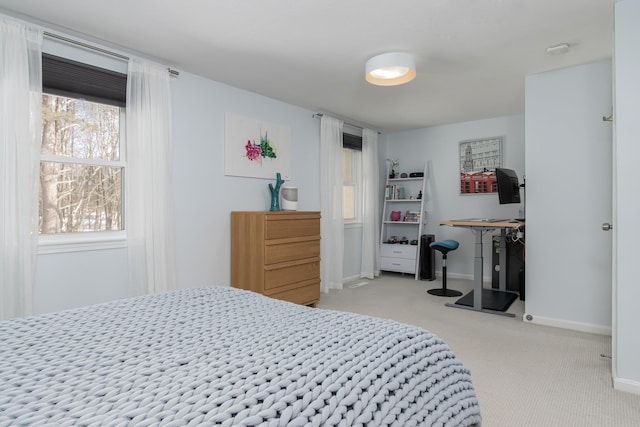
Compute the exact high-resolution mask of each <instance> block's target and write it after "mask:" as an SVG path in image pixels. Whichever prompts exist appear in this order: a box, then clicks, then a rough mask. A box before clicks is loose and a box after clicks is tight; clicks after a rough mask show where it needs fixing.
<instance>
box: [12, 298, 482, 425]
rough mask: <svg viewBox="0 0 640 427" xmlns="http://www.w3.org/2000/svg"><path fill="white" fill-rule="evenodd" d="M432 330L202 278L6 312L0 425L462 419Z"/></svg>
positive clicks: (453, 363)
mask: <svg viewBox="0 0 640 427" xmlns="http://www.w3.org/2000/svg"><path fill="white" fill-rule="evenodd" d="M474 424H477V425H479V424H480V410H479V407H478V402H477V399H476V395H475V392H474V389H473V386H472V384H471V377H470V375H469V371H468V370H467V369H466V368H465V367H464V366H463V365H462V364H461V362H460V361H459V360H458V359H456V357H455V356H454V354H453V353H452V352H451V350H450V349H449V348H448V347H447V345H446V344H444V343H443V342H442V341H441V340H440V339H439V338H437V337H435V336H434V335H432V334H431V333H429V332H427V331H425V330H423V329H420V328H417V327H413V326H409V325H405V324H401V323H397V322H393V321H389V320H382V319H376V318H371V317H366V316H362V315H357V314H352V313H342V312H335V311H328V310H320V309H313V308H308V307H302V306H298V305H295V304H291V303H287V302H282V301H276V300H272V299H269V298H266V297H263V296H261V295H257V294H253V293H251V292H247V291H241V290H238V289H234V288H227V287H208V288H199V289H189V290H182V291H177V292H171V293H166V294H160V295H153V296H145V297H138V298H132V299H127V300H122V301H116V302H112V303H106V304H101V305H96V306H92V307H87V308H82V309H77V310H70V311H65V312H61V313H56V314H51V315H43V316H33V317H28V318H24V319H15V320H10V321H4V322H0V426H23V425H34V426H56V427H58V426H72V425H73V426H76V425H79V426H152V425H153V426H156V425H158V426H181V427H182V426H334V425H336V426H338V425H339V426H348V427H350V426H359V425H368V426H384V425H394V426H399V427H407V426H414V425H423V426H456V427H458V426H468V425H474Z"/></svg>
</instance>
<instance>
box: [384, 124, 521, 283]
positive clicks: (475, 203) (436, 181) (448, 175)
mask: <svg viewBox="0 0 640 427" xmlns="http://www.w3.org/2000/svg"><path fill="white" fill-rule="evenodd" d="M494 136H501V137H502V138H503V140H502V142H503V147H502V156H503V157H502V159H503V160H502V164H503V166H504V167H506V168H509V169H513V170H515V171H516V172H517V173H518V177H519V178H520V181H522V177H523V175H524V173H525V171H524V164H525V162H524V116H522V115H517V116H506V117H497V118H493V119H487V120H477V121H471V122H465V123H455V124H450V125H443V126H434V127H430V128H423V129H416V130H410V131H403V132H391V133H388V134H386V135H384V138H383V141H384V144H383V147H384V148H381V151H382V152H384V153H386V157H387V158H398V159H399V160H400V166H399V170H400V172H412V171H421V170H422V168H423V167H424V163H425V162H427V163H428V167H429V171H428V172H427V175H428V176H427V183H426V185H427V193H426V199H425V202H426V203H425V209H426V211H427V224H426V227H425V228H423V233H425V234H434V235H435V238H436V239H437V240H442V239H455V240H457V241H458V242H460V247H459V248H458V249H457V250H456V251H455V252H452V253H451V254H449V257H448V259H447V274H449V275H451V276H452V277H462V278H467V279H472V278H473V258H474V252H475V237H474V235H473V233H472V232H471V231H469V230H466V229H460V228H453V227H446V226H445V227H442V226H440V225H439V224H440V221H441V220H446V219H462V218H474V217H475V218H481V217H484V218H515V217H517V215H518V209H519V208H520V205H518V204H513V205H500V204H499V203H498V196H497V194H478V195H461V194H460V167H459V154H458V150H459V143H460V141H465V140H469V139H477V138H485V137H494ZM484 257H485V260H484V261H485V262H484V277H485V280H486V281H490V280H491V239H490V238H488V237H485V240H484ZM440 262H441V261H440V259H439V257H436V266H437V269H438V271H439V270H440V268H441V266H440Z"/></svg>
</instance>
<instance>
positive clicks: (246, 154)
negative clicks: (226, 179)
mask: <svg viewBox="0 0 640 427" xmlns="http://www.w3.org/2000/svg"><path fill="white" fill-rule="evenodd" d="M224 145H225V150H224V168H225V175H231V176H245V177H252V178H264V179H272V178H273V176H275V174H276V173H281V174H282V178H283V179H284V180H290V179H291V129H290V128H289V127H287V126H282V125H277V124H273V123H268V122H264V121H261V120H256V119H251V118H248V117H243V116H240V115H237V114H234V113H226V114H225V137H224Z"/></svg>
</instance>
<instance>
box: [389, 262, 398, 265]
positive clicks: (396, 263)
mask: <svg viewBox="0 0 640 427" xmlns="http://www.w3.org/2000/svg"><path fill="white" fill-rule="evenodd" d="M391 265H400V263H398V262H392V263H391Z"/></svg>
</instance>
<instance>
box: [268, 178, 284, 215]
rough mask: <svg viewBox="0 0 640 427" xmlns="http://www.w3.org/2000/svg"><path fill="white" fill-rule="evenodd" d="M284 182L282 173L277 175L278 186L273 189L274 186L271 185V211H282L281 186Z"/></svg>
mask: <svg viewBox="0 0 640 427" xmlns="http://www.w3.org/2000/svg"><path fill="white" fill-rule="evenodd" d="M283 182H284V180H283V179H282V177H281V175H280V172H278V173H276V186H275V188H274V187H273V184H269V190H271V208H270V209H269V210H270V211H274V212H276V211H279V210H280V186H281V185H282V183H283Z"/></svg>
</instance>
